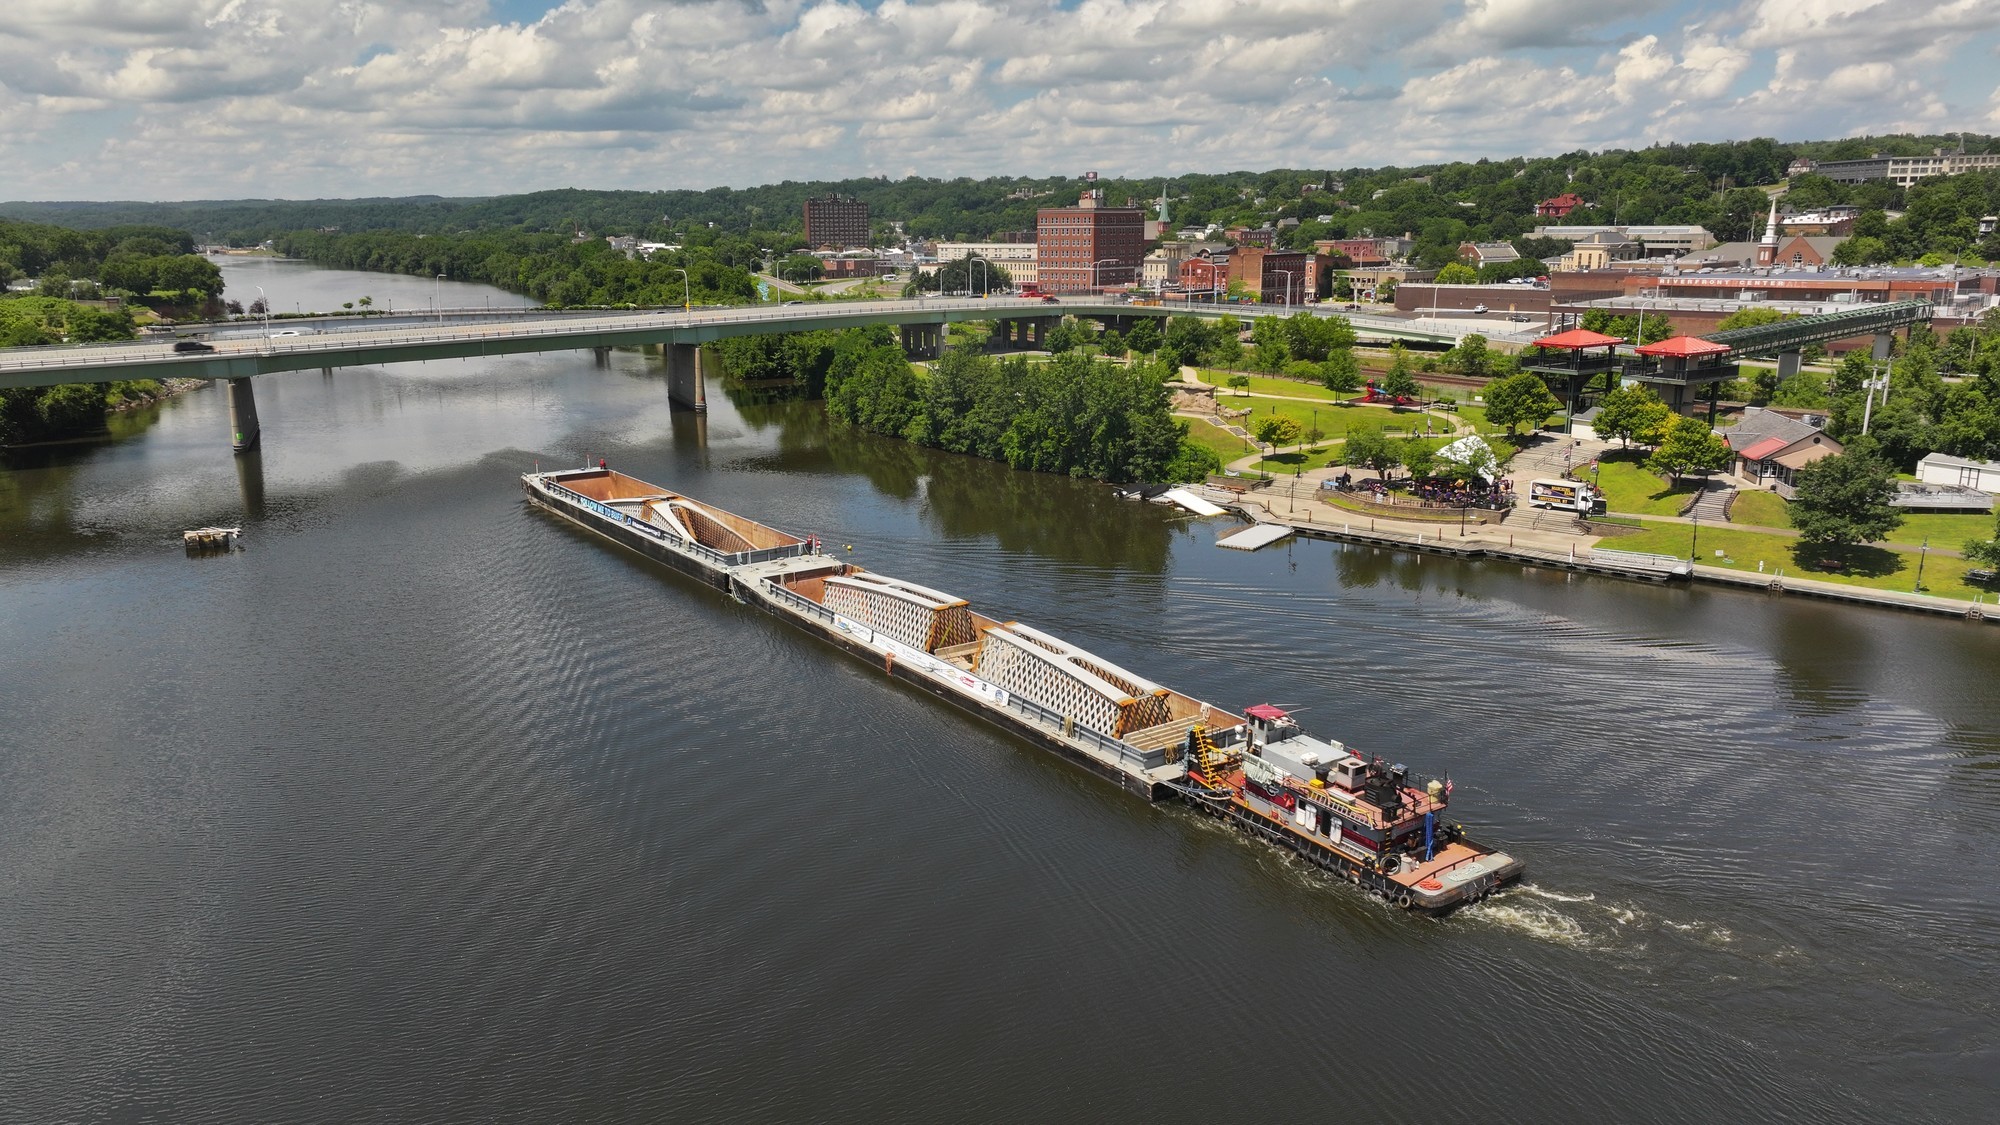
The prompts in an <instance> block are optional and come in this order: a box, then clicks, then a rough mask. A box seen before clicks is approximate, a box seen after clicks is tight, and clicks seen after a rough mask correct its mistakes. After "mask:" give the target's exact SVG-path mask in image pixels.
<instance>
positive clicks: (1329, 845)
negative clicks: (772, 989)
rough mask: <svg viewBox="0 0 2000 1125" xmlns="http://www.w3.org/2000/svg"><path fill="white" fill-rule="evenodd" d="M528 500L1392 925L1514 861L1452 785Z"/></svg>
mask: <svg viewBox="0 0 2000 1125" xmlns="http://www.w3.org/2000/svg"><path fill="white" fill-rule="evenodd" d="M522 483H523V486H524V487H525V489H526V491H527V495H528V498H529V499H530V500H531V501H532V502H533V503H535V504H536V505H537V506H539V507H541V508H544V509H546V510H547V511H550V512H552V513H554V514H556V515H558V516H561V517H563V518H564V519H567V520H569V521H570V522H572V523H575V524H577V525H578V526H580V527H583V528H585V529H587V530H589V531H592V532H594V533H596V534H598V535H601V536H603V537H605V538H607V539H610V540H612V541H613V542H615V543H618V544H620V545H621V546H624V547H627V548H629V549H631V550H635V551H637V552H639V553H640V554H643V555H645V556H647V557H648V558H652V559H655V560H656V561H659V562H661V563H664V564H666V565H667V566H670V567H672V568H674V569H675V570H678V571H680V572H681V573H683V574H687V575H689V576H691V577H694V578H697V579H699V580H701V581H703V582H705V583H707V584H708V585H710V586H713V587H715V588H716V589H719V590H723V591H725V592H728V593H729V594H731V595H732V596H734V597H736V598H737V599H738V600H740V601H743V602H745V603H747V604H751V605H755V606H758V607H759V608H762V609H764V610H766V611H768V612H770V613H772V614H773V615H775V616H776V617H778V618H780V619H781V620H784V621H787V622H789V623H791V624H792V625H794V626H796V627H798V628H800V629H803V630H804V631H806V632H808V633H810V634H812V635H814V636H816V637H819V638H820V639H822V640H825V641H827V642H829V643H831V644H833V645H835V646H837V647H839V648H841V649H843V650H845V651H847V652H848V653H850V654H852V655H854V656H856V657H858V658H860V659H862V660H865V661H868V662H869V663H871V664H875V665H878V666H880V667H881V668H882V669H883V671H884V673H885V674H886V675H888V676H890V677H891V678H894V679H898V680H902V681H903V682H905V683H908V684H910V685H912V686H914V687H917V688H919V689H921V690H923V691H925V692H927V693H929V694H931V695H932V696H935V697H937V698H938V699H941V700H943V701H945V702H947V703H950V704H952V705H953V706H956V707H958V708H960V709H961V710H963V711H966V712H967V713H969V714H971V715H974V716H976V717H978V718H981V719H984V720H986V721H988V722H991V723H993V724H995V725H997V726H1000V727H1002V728H1004V729H1006V730H1009V731H1011V732H1013V733H1014V734H1016V735H1019V736H1020V737H1022V738H1025V739H1027V740H1029V741H1030V742H1032V743H1034V744H1036V745H1038V746H1040V747H1042V748H1044V749H1047V750H1049V751H1051V752H1053V753H1056V754H1058V755H1060V756H1062V757H1063V758H1065V759H1067V760H1069V761H1071V762H1073V763H1075V764H1077V765H1080V766H1082V767H1084V768H1085V769H1088V770H1090V771H1091V772H1093V773H1096V774H1098V775H1099V776H1101V777H1104V778H1106V779H1108V780H1111V781H1113V782H1115V783H1116V784H1118V785H1120V786H1122V787H1123V788H1125V789H1127V790H1130V791H1132V792H1134V793H1137V794H1139V795H1141V796H1144V797H1146V798H1147V799H1149V800H1180V801H1184V802H1186V803H1187V804H1189V805H1191V806H1193V807H1194V808H1196V809H1198V810H1200V811H1202V812H1204V813H1206V814H1208V815H1211V816H1215V817H1219V818H1221V819H1223V820H1225V821H1228V822H1230V823H1232V824H1234V825H1236V826H1237V827H1239V828H1242V829H1244V830H1245V831H1247V832H1250V833H1252V834H1254V835H1256V836H1259V837H1261V838H1263V839H1266V840H1268V841H1270V842H1271V843H1274V844H1277V845H1279V846H1282V847H1286V848H1289V849H1291V850H1293V851H1295V852H1297V853H1299V854H1300V855H1301V856H1303V857H1305V858H1306V859H1307V860H1308V861H1309V862H1312V863H1313V864H1315V865H1317V866H1319V867H1321V868H1324V869H1326V870H1327V871H1329V872H1331V873H1333V874H1334V875H1335V876H1337V877H1340V878H1343V879H1345V880H1346V881H1347V882H1350V883H1353V884H1356V885H1358V886H1361V887H1363V888H1365V889H1366V890H1368V891H1369V892H1370V893H1372V894H1375V895H1379V896H1381V897H1382V898H1384V899H1386V900H1388V901H1390V902H1392V903H1395V904H1396V905H1398V906H1401V907H1403V908H1404V909H1408V910H1417V911H1424V912H1428V913H1443V912H1445V911H1449V910H1451V909H1452V908H1454V907H1457V906H1460V905H1463V904H1465V903H1468V902H1474V901H1477V900H1479V899H1480V898H1483V897H1484V896H1486V895H1488V894H1491V893H1492V892H1493V891H1494V890H1495V889H1497V888H1498V887H1500V886H1503V885H1505V884H1506V883H1509V882H1511V881H1513V880H1515V879H1518V878H1519V877H1520V876H1521V874H1522V871H1523V865H1522V864H1521V862H1520V861H1519V860H1517V859H1515V858H1513V857H1512V856H1509V855H1507V854H1506V853H1505V852H1501V851H1497V850H1495V849H1493V848H1490V847H1486V846H1484V845H1482V844H1480V843H1478V842H1476V841H1474V840H1472V839H1471V838H1470V837H1469V836H1467V835H1466V833H1465V831H1464V829H1463V828H1462V827H1461V826H1459V825H1457V824H1455V823H1453V822H1450V821H1448V820H1447V819H1446V818H1445V813H1446V811H1447V809H1448V808H1449V805H1450V799H1451V782H1450V780H1449V779H1448V778H1426V777H1420V776H1416V775H1413V774H1411V773H1410V772H1409V771H1408V770H1407V769H1406V768H1405V767H1404V766H1402V765H1401V764H1394V763H1390V762H1386V761H1384V760H1383V759H1381V758H1379V757H1372V758H1364V757H1362V756H1360V755H1358V754H1354V753H1352V752H1350V751H1349V750H1348V749H1347V747H1345V746H1343V745H1342V744H1341V743H1338V742H1329V741H1324V740H1321V739H1317V738H1314V737H1313V736H1311V735H1309V734H1307V733H1306V732H1305V731H1304V730H1303V729H1302V728H1301V727H1300V726H1299V725H1298V723H1297V722H1296V721H1295V720H1294V719H1293V717H1292V716H1291V715H1290V714H1288V713H1287V712H1285V711H1284V710H1283V709H1281V708H1278V707H1274V706H1271V705H1270V704H1258V705H1256V706H1253V707H1248V708H1245V709H1244V711H1243V713H1242V714H1236V713H1232V712H1229V711H1225V710H1223V709H1221V708H1219V707H1216V706H1214V705H1212V704H1209V703H1206V702H1203V701H1202V700H1199V699H1196V698H1194V697H1192V696H1189V695H1186V694H1183V693H1181V692H1178V691H1175V690H1173V689H1171V688H1168V687H1166V686H1164V685H1161V684H1157V683H1154V682H1153V681H1151V680H1150V679H1148V678H1146V677H1145V676H1143V675H1141V674H1140V673H1137V672H1133V671H1131V670H1129V669H1126V668H1122V667H1119V666H1118V665H1117V664H1114V663H1112V662H1111V661H1109V660H1106V659H1104V658H1103V657H1100V656H1098V655H1096V654H1094V653H1092V652H1090V651H1088V650H1086V649H1083V648H1081V647H1079V646H1077V645H1074V644H1072V643H1070V642H1068V641H1065V640H1063V639H1062V638H1060V637H1057V636H1055V635H1053V634H1051V633H1048V632H1045V631H1043V630H1041V629H1037V628H1034V627H1032V626H1029V625H1025V624H1023V623H1021V622H1018V621H1012V620H1004V619H1001V618H998V617H993V616H988V615H986V614H982V613H979V612H977V611H976V610H974V609H973V608H972V606H971V604H970V603H969V602H967V601H966V600H965V599H963V598H958V597H955V596H953V595H951V594H948V593H945V592H943V591H940V590H936V589H933V588H931V587H928V586H923V585H920V584H917V583H914V582H908V581H905V580H902V579H899V578H893V577H890V576H888V575H884V574H879V573H876V572H873V571H869V570H867V569H865V568H863V567H860V566H857V565H855V564H853V563H851V562H847V561H845V560H843V559H836V558H833V557H831V556H828V555H826V554H824V553H822V552H821V550H820V544H819V543H818V542H817V541H816V540H813V539H809V538H800V537H798V536H794V535H791V534H789V533H786V532H783V531H779V530H777V529H775V528H771V527H767V526H765V525H763V524H761V523H758V522H756V521H754V520H750V519H747V518H745V517H743V516H740V515H737V514H735V513H732V512H727V511H724V510H722V509H719V508H716V507H715V506H713V505H710V504H705V503H702V502H700V501H697V500H694V499H692V498H690V497H687V496H684V495H682V494H680V493H677V492H674V491H672V490H669V489H663V488H660V487H659V486H657V485H653V484H648V483H647V482H645V481H642V480H639V479H637V478H634V477H629V476H625V475H624V474H622V473H618V472H615V471H612V470H610V469H606V468H597V469H589V468H586V469H575V470H564V471H554V472H539V471H538V472H534V473H529V474H524V475H523V477H522Z"/></svg>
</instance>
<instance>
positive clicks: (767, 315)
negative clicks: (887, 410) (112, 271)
mask: <svg viewBox="0 0 2000 1125" xmlns="http://www.w3.org/2000/svg"><path fill="white" fill-rule="evenodd" d="M888 304H889V303H888V302H875V301H870V302H851V303H850V302H830V303H828V304H827V305H826V306H823V307H821V306H815V307H813V308H811V309H809V310H807V311H806V314H805V319H810V320H817V321H826V320H834V321H838V320H841V319H845V318H847V317H857V318H866V317H872V316H879V315H881V314H882V313H884V312H908V313H927V312H940V313H943V312H971V311H991V312H996V313H998V312H1001V311H1003V310H1004V311H1006V312H1011V313H1017V314H1024V313H1037V314H1040V315H1044V316H1061V315H1063V314H1065V313H1074V312H1080V311H1081V312H1088V313H1090V314H1100V315H1101V314H1111V315H1120V314H1132V310H1134V309H1135V308H1136V309H1143V310H1145V312H1143V313H1139V314H1137V315H1172V314H1173V313H1174V312H1177V311H1185V312H1189V313H1214V314H1216V315H1220V314H1221V313H1223V312H1240V311H1241V310H1238V309H1235V308H1233V307H1231V308H1221V309H1215V308H1190V309H1187V310H1174V309H1166V308H1164V307H1163V306H1155V305H1142V306H1132V305H1126V304H1120V303H1118V302H1111V301H1094V300H1072V301H1070V302H1068V303H1066V304H1058V305H1048V304H1045V303H1043V302H1041V301H1039V300H1035V299H1022V298H1006V297H1002V298H989V299H985V300H969V301H968V300H957V301H953V300H932V299H929V298H925V299H922V300H919V301H916V302H898V303H896V304H894V306H893V307H890V308H885V307H884V306H885V305H888ZM1256 307H1257V308H1258V309H1260V310H1263V311H1266V312H1268V310H1269V309H1270V306H1256ZM1155 310H1158V311H1157V312H1156V311H1155ZM1297 311H1309V312H1311V313H1313V315H1315V316H1321V317H1331V316H1341V317H1345V318H1346V319H1347V320H1348V321H1349V322H1350V323H1351V324H1353V325H1354V326H1355V327H1356V328H1357V329H1374V330H1377V331H1384V332H1399V333H1404V334H1412V335H1432V336H1439V337H1462V336H1464V335H1465V334H1466V332H1469V331H1472V329H1471V328H1467V329H1465V330H1464V331H1459V330H1456V329H1450V328H1445V327H1442V326H1432V327H1430V328H1426V327H1425V326H1423V325H1421V324H1419V323H1416V322H1413V321H1407V320H1399V319H1396V318H1392V317H1380V316H1368V315H1366V314H1361V315H1356V314H1351V313H1346V312H1343V311H1340V310H1335V309H1327V308H1323V307H1313V308H1309V309H1304V310H1297ZM801 316H802V314H801V312H800V310H799V309H798V307H797V306H783V305H780V306H768V305H766V306H743V307H740V308H730V309H728V311H722V312H702V313H693V314H690V313H686V312H682V311H680V310H673V311H671V312H664V311H647V312H637V313H628V314H619V315H603V314H597V315H587V316H582V317H576V318H570V317H562V318H561V319H555V318H550V319H546V320H541V321H539V322H537V323H532V324H522V323H519V322H516V323H514V324H504V325H485V324H461V325H445V326H441V327H438V328H427V329H415V330H413V329H412V328H411V327H410V326H398V327H394V328H380V329H367V328H362V329H356V330H352V331H343V332H338V333H323V334H318V335H313V336H289V337H282V338H268V337H267V338H249V339H243V340H241V341H240V342H239V341H235V340H221V341H217V342H215V343H214V345H213V346H214V348H215V350H214V351H212V352H200V353H180V352H175V351H173V350H172V343H171V342H170V341H158V342H149V341H145V340H121V341H108V342H103V343H96V344H77V345H61V346H59V347H57V348H49V347H46V346H44V347H31V348H7V349H0V369H15V370H21V369H32V368H41V367H68V366H86V367H87V366H90V365H91V362H92V361H93V360H95V359H96V358H97V357H100V356H102V357H105V359H106V361H111V360H112V359H113V353H116V352H120V351H123V352H124V354H117V355H116V356H115V362H117V363H120V364H126V363H145V364H149V365H150V364H152V363H160V364H163V365H169V366H171V365H173V364H175V363H177V362H185V363H189V364H195V363H200V362H203V361H205V360H213V359H228V358H238V357H248V356H277V355H313V354H315V353H321V352H336V351H353V350H356V349H357V348H372V347H395V346H412V345H423V344H448V343H467V342H473V341H478V340H519V339H534V338H542V337H551V336H566V335H575V334H577V333H580V332H616V331H630V332H641V331H648V330H652V331H666V330H675V329H699V328H705V327H721V326H728V325H740V324H756V323H761V322H766V321H773V320H795V319H801ZM802 330H803V326H802ZM1487 334H1488V335H1489V336H1490V337H1492V338H1494V339H1509V338H1511V337H1512V336H1514V335H1518V334H1514V333H1505V332H1501V331H1499V330H1498V329H1497V327H1496V328H1495V329H1493V330H1489V332H1488V333H1487ZM583 346H590V345H579V347H583ZM79 361H82V362H79Z"/></svg>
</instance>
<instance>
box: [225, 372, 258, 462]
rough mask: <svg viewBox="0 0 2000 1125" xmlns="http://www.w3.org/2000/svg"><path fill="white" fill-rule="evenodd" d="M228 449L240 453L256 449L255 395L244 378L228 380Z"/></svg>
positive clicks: (248, 381)
mask: <svg viewBox="0 0 2000 1125" xmlns="http://www.w3.org/2000/svg"><path fill="white" fill-rule="evenodd" d="M229 432H230V435H231V437H230V439H229V448H230V450H231V451H232V452H235V453H242V452H244V451H246V450H250V449H255V448H257V439H258V437H259V436H260V433H259V431H258V429H257V393H256V392H255V391H253V390H251V389H250V380H249V378H248V377H247V376H246V377H244V378H239V379H231V380H229Z"/></svg>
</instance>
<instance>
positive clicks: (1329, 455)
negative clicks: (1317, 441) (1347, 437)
mask: <svg viewBox="0 0 2000 1125" xmlns="http://www.w3.org/2000/svg"><path fill="white" fill-rule="evenodd" d="M1343 448H1344V447H1343V446H1342V444H1341V443H1340V442H1337V441H1336V442H1329V443H1328V444H1326V445H1322V446H1320V447H1319V448H1317V449H1310V450H1301V451H1298V452H1294V453H1280V454H1278V455H1276V456H1274V457H1267V458H1265V459H1264V460H1263V461H1260V462H1258V464H1257V465H1256V466H1255V467H1257V468H1260V469H1263V470H1264V471H1265V472H1267V473H1270V474H1271V475H1273V476H1279V475H1282V474H1287V473H1293V472H1311V471H1312V470H1314V469H1324V468H1326V467H1327V466H1328V465H1338V464H1340V455H1341V452H1342V449H1343Z"/></svg>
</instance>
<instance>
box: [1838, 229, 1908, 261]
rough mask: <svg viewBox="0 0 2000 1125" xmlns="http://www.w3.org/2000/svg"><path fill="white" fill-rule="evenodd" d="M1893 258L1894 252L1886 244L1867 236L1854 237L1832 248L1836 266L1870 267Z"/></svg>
mask: <svg viewBox="0 0 2000 1125" xmlns="http://www.w3.org/2000/svg"><path fill="white" fill-rule="evenodd" d="M1894 257H1895V251H1893V250H1891V249H1890V248H1889V244H1888V243H1887V242H1884V241H1882V240H1881V239H1879V238H1872V237H1869V236H1867V235H1856V236H1855V237H1853V238H1850V239H1848V240H1847V241H1845V242H1843V243H1841V244H1840V245H1838V246H1836V247H1834V248H1833V264H1834V265H1836V266H1872V265H1874V264H1876V263H1877V262H1887V261H1890V260H1892V259H1893V258H1894Z"/></svg>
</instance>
